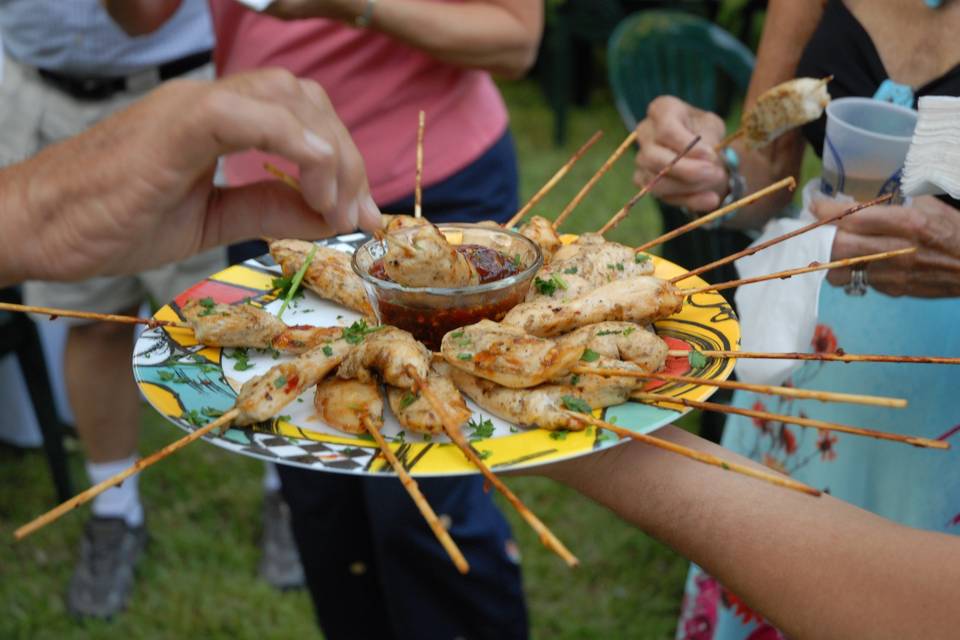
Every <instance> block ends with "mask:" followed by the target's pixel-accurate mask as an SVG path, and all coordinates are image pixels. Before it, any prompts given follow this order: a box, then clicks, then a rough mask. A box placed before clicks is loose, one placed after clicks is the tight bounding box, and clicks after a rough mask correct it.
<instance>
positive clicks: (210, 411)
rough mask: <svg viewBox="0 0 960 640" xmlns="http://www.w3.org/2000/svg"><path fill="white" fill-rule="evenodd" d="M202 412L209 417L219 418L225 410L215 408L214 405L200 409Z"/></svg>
mask: <svg viewBox="0 0 960 640" xmlns="http://www.w3.org/2000/svg"><path fill="white" fill-rule="evenodd" d="M200 413H201V414H203V415H205V416H207V417H208V418H219V417H220V416H222V415H223V411H220V409H214V408H213V407H204V408H203V409H201V410H200Z"/></svg>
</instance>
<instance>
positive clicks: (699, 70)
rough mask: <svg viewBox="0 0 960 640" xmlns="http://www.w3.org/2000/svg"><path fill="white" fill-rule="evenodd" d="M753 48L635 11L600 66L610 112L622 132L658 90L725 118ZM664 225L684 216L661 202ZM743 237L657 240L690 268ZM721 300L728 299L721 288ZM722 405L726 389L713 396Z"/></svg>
mask: <svg viewBox="0 0 960 640" xmlns="http://www.w3.org/2000/svg"><path fill="white" fill-rule="evenodd" d="M753 64H754V56H753V53H751V52H750V50H749V49H748V48H747V47H746V46H745V45H744V44H743V43H741V42H740V41H739V40H737V39H736V38H735V37H733V36H732V35H730V34H729V33H728V32H726V31H724V30H723V29H722V28H720V27H718V26H717V25H715V24H713V23H711V22H708V21H707V20H704V19H703V18H699V17H697V16H693V15H689V14H684V13H679V12H676V11H660V10H651V11H641V12H638V13H634V14H633V15H631V16H629V17H627V18H625V19H624V20H623V21H621V23H620V24H619V25H618V26H617V28H616V29H615V30H614V32H613V35H611V36H610V40H609V43H608V46H607V68H608V70H609V75H610V86H611V88H612V90H613V95H614V99H615V100H616V105H617V110H618V111H619V112H620V116H621V118H622V119H623V122H624V124H625V125H626V126H627V128H628V129H633V128H634V127H635V126H636V125H637V122H638V121H639V120H641V119H642V118H643V117H644V116H645V115H646V113H647V106H648V105H649V104H650V102H651V101H653V99H654V98H656V97H657V96H660V95H665V94H666V95H673V96H676V97H678V98H681V99H683V100H685V101H686V102H689V103H690V104H693V105H695V106H697V107H699V108H701V109H705V110H708V111H713V112H714V113H717V114H719V115H720V116H721V117H726V116H727V115H729V113H730V110H731V108H732V107H733V106H734V105H735V104H739V100H738V98H740V97H742V95H743V94H745V93H746V90H747V85H748V84H749V83H750V74H751V73H752V71H753ZM660 213H661V215H662V217H663V225H664V229H665V230H668V229H675V228H677V227H679V226H680V225H682V224H685V223H686V222H689V217H688V216H687V214H686V213H684V212H683V211H681V210H680V209H677V208H676V207H671V206H668V205H664V204H663V203H660ZM749 243H750V239H749V238H748V237H747V236H746V235H744V234H742V233H739V232H736V231H728V230H723V229H717V230H712V231H703V230H700V229H697V230H695V231H692V232H690V233H686V234H684V235H682V236H680V237H678V238H676V239H675V240H672V241H670V242H667V243H666V244H664V245H663V248H662V252H663V256H664V257H665V258H666V259H668V260H670V261H672V262H675V263H677V264H680V265H683V266H686V267H694V266H698V265H702V264H707V263H708V262H712V261H714V260H716V259H717V258H720V257H722V256H726V255H730V254H731V253H733V252H735V251H737V250H739V249H742V248H743V247H745V246H746V245H748V244H749ZM704 277H705V278H706V279H707V281H708V282H723V281H725V280H732V279H734V278H736V277H737V276H736V273H735V271H734V269H733V267H732V265H730V266H727V267H721V268H720V269H715V270H714V271H712V272H708V273H705V274H704ZM727 293H728V296H727V300H733V292H732V291H728V292H727ZM715 399H716V400H718V401H720V402H729V394H723V393H721V394H718V396H717V397H716V398H715ZM723 424H724V419H723V417H722V415H721V414H712V413H708V412H704V413H703V414H702V415H701V418H700V435H702V436H703V437H705V438H707V439H709V440H713V441H714V442H719V441H720V436H721V434H722V431H723Z"/></svg>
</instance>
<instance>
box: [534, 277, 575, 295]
mask: <svg viewBox="0 0 960 640" xmlns="http://www.w3.org/2000/svg"><path fill="white" fill-rule="evenodd" d="M533 286H534V287H535V288H536V289H537V291H538V292H539V293H542V294H543V295H546V296H552V295H553V294H554V293H556V291H557V289H560V290H561V291H566V290H567V283H566V282H564V280H563V278H561V277H560V276H558V275H557V274H553V275H552V276H550V277H549V278H547V279H546V280H544V279H543V278H541V277H539V276H538V277H536V278H534V279H533Z"/></svg>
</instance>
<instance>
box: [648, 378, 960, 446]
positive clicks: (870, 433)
mask: <svg viewBox="0 0 960 640" xmlns="http://www.w3.org/2000/svg"><path fill="white" fill-rule="evenodd" d="M630 397H631V398H633V399H634V400H640V401H642V402H651V403H657V404H659V403H665V404H671V403H672V404H682V405H684V406H686V407H690V408H691V409H700V410H703V411H717V412H719V413H734V414H737V415H740V416H746V417H748V418H758V419H760V420H773V421H776V422H786V423H787V424H795V425H799V426H801V427H815V428H817V429H823V430H825V431H836V432H838V433H848V434H850V435H854V436H865V437H867V438H876V439H877V440H891V441H893V442H902V443H904V444H910V445H913V446H915V447H927V448H930V449H949V448H950V443H949V442H946V441H945V440H931V439H930V438H920V437H917V436H904V435H900V434H899V433H889V432H887V431H876V430H874V429H864V428H861V427H852V426H849V425H845V424H839V423H836V422H825V421H823V420H814V419H813V418H803V417H800V416H788V415H784V414H779V413H770V412H768V411H757V410H756V409H741V408H740V407H730V406H727V405H725V404H717V403H716V402H700V401H697V400H688V399H686V398H674V397H673V396H668V395H664V394H660V393H647V392H644V391H636V392H634V393H632V394H630Z"/></svg>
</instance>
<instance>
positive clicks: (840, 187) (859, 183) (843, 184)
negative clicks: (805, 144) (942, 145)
mask: <svg viewBox="0 0 960 640" xmlns="http://www.w3.org/2000/svg"><path fill="white" fill-rule="evenodd" d="M916 125H917V112H916V111H914V110H913V109H907V108H906V107H901V106H898V105H895V104H891V103H889V102H881V101H879V100H873V99H871V98H839V99H837V100H833V101H831V102H830V104H829V105H827V134H826V137H825V138H824V141H823V175H822V177H821V181H820V190H821V191H822V192H823V193H824V194H826V195H828V196H831V197H832V196H835V195H837V194H840V193H843V194H846V195H848V196H850V197H852V198H853V199H854V200H857V201H858V202H864V201H866V200H871V199H873V198H876V197H878V196H882V195H886V194H888V193H893V194H895V195H894V201H902V198H901V196H900V177H901V174H902V173H903V164H904V162H905V161H906V158H907V149H909V148H910V140H911V139H912V138H913V129H914V128H915V127H916Z"/></svg>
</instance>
